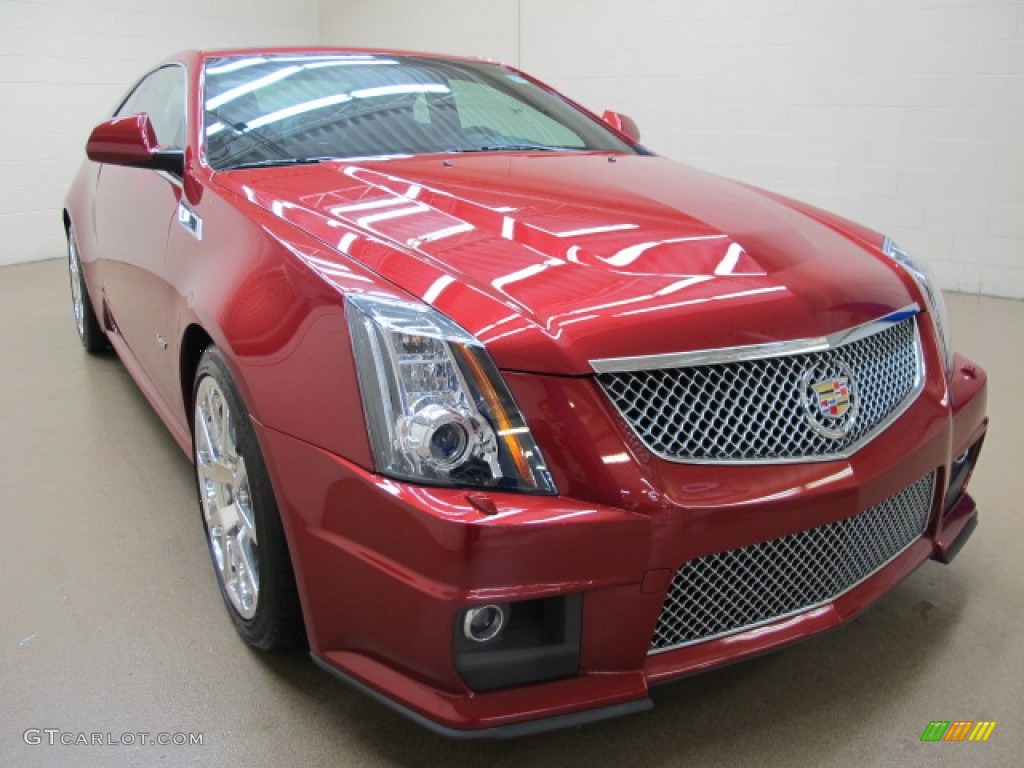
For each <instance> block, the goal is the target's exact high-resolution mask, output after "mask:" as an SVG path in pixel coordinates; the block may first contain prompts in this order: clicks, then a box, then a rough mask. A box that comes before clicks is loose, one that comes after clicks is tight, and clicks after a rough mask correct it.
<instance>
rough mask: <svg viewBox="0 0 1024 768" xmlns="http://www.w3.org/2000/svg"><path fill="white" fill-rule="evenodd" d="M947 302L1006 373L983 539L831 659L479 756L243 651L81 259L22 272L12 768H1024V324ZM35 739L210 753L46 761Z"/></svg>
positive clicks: (890, 602) (1020, 312) (15, 341)
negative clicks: (92, 313)
mask: <svg viewBox="0 0 1024 768" xmlns="http://www.w3.org/2000/svg"><path fill="white" fill-rule="evenodd" d="M949 303H950V305H951V312H952V315H953V319H954V333H955V338H956V340H957V342H958V347H959V348H960V349H961V350H962V351H964V352H965V353H967V354H969V355H970V356H972V357H974V358H975V359H976V360H977V361H978V362H980V363H982V364H983V365H985V366H986V367H987V368H988V371H989V374H990V390H989V392H990V401H989V413H990V415H991V417H992V421H993V425H992V428H991V431H990V433H989V437H988V442H987V444H986V447H985V451H984V452H983V454H982V461H981V465H980V468H979V469H978V471H977V473H976V476H975V479H974V483H973V485H972V491H973V493H974V495H975V497H976V498H977V499H978V503H979V506H980V508H981V515H982V516H981V525H980V526H979V528H978V531H977V533H976V534H975V536H974V538H973V539H972V541H971V542H970V544H969V545H968V546H967V547H966V549H965V550H964V551H963V552H962V554H961V555H960V557H959V558H958V559H957V560H956V562H955V563H954V564H953V565H952V566H948V567H947V566H942V565H939V564H937V563H927V564H925V565H924V566H923V567H922V568H920V569H919V570H918V571H917V572H916V573H915V574H913V575H912V576H911V577H910V578H909V579H907V581H905V582H904V583H903V584H902V585H900V587H899V588H898V589H896V590H895V591H894V592H893V593H892V594H890V595H889V596H887V597H886V598H885V599H884V600H882V601H881V603H879V604H878V605H876V606H875V607H874V608H873V609H871V610H870V611H868V612H867V613H865V614H863V615H862V616H861V617H859V618H858V619H857V620H855V621H854V622H853V623H851V624H850V625H849V626H847V627H845V628H843V629H841V630H838V631H836V632H833V633H831V634H829V635H827V636H825V637H821V638H818V639H815V640H813V641H810V642H807V643H803V644H801V645H799V646H796V647H794V648H790V649H788V650H785V651H783V652H780V653H776V654H774V655H770V656H766V657H762V658H760V659H757V660H755V661H752V662H748V663H744V664H740V665H736V666H732V667H729V668H726V669H723V670H719V671H716V672H712V673H708V674H705V675H702V676H698V677H694V678H690V679H688V680H684V681H681V682H677V683H674V684H672V685H669V686H666V687H663V688H659V689H657V690H656V691H655V693H654V701H655V709H654V711H653V712H651V713H649V714H645V715H638V716H634V717H630V718H626V719H621V720H618V721H613V722H608V723H603V724H598V725H594V726H590V727H587V728H585V729H577V730H570V731H563V732H560V733H553V734H548V735H545V736H541V737H536V738H530V739H522V740H518V741H514V742H501V743H494V742H475V743H459V742H452V741H447V740H444V739H442V738H440V737H437V736H434V735H432V734H430V733H427V732H425V731H424V730H422V729H421V728H419V727H417V726H415V725H413V724H411V723H409V722H406V721H405V720H403V719H402V718H400V717H399V716H397V715H394V714H392V713H391V712H390V711H388V710H386V709H385V708H383V707H382V706H380V705H378V704H376V703H375V702H373V701H371V700H370V699H368V698H366V697H365V696H362V695H360V694H359V693H356V692H355V691H353V690H351V689H349V688H348V687H346V686H345V685H344V684H342V683H339V682H337V681H335V680H334V679H332V678H331V677H329V676H328V675H327V674H325V673H323V672H321V671H320V670H318V669H317V668H316V667H314V666H313V664H312V663H311V662H310V661H308V660H307V659H306V658H305V657H303V656H298V657H284V658H281V657H266V656H263V655H260V654H256V653H252V652H250V651H248V650H247V649H246V648H245V647H244V646H243V645H242V643H241V642H240V641H239V639H238V638H237V637H236V635H235V632H234V630H233V629H232V627H231V624H230V622H229V621H228V619H227V617H226V614H225V612H224V609H223V607H222V605H221V600H220V597H219V595H218V593H217V590H216V587H215V585H214V581H213V575H212V571H211V569H210V565H209V563H208V561H207V554H206V548H205V545H204V541H203V534H202V528H201V524H200V521H199V517H198V513H197V512H196V510H195V505H194V501H193V496H192V494H193V485H192V478H191V474H190V473H191V468H190V465H189V462H188V460H187V459H186V457H185V456H184V455H183V454H182V453H181V451H180V450H179V449H178V447H177V445H176V444H175V443H174V441H173V440H172V438H171V436H170V434H169V433H168V432H167V431H166V430H165V429H164V427H163V425H162V424H161V423H160V421H159V420H158V418H157V417H156V415H155V414H154V413H153V411H152V410H151V409H150V407H149V406H148V404H147V403H146V401H145V400H144V398H143V397H142V395H141V394H140V393H139V392H138V390H137V389H136V388H135V386H134V384H133V383H132V381H131V379H130V378H129V377H128V375H127V373H126V372H125V370H124V369H123V368H122V366H121V365H120V363H119V362H118V361H117V359H116V358H114V357H112V356H111V357H106V358H99V359H96V358H89V357H88V356H87V355H85V354H84V352H83V351H82V349H81V348H80V347H79V344H78V340H77V338H76V337H75V332H74V329H73V327H72V320H71V315H70V306H69V296H68V288H67V280H66V276H65V272H64V266H63V262H60V261H50V262H42V263H34V264H25V265H17V266H11V267H4V268H2V269H0V348H2V350H3V352H2V358H0V360H2V366H0V383H2V386H3V389H2V398H0V424H2V425H3V430H2V435H3V436H2V437H0V523H2V528H0V568H2V584H3V587H2V592H0V595H2V603H0V765H2V766H47V768H51V767H54V766H92V765H97V766H127V765H130V766H153V765H171V766H185V765H203V766H218V767H222V766H223V767H227V766H235V765H239V766H241V765H245V766H263V765H266V766H348V765H359V766H384V765H399V766H420V765H424V766H426V765H431V766H432V765H445V764H457V765H464V766H469V765H487V766H489V767H490V768H521V767H522V766H531V768H535V767H538V766H560V767H561V766H587V767H588V768H592V766H595V765H616V764H617V765H642V766H647V767H649V768H657V767H659V766H670V765H679V766H703V765H709V766H710V765H728V766H734V765H735V766H746V765H753V764H758V765H759V766H761V767H762V768H768V766H787V767H791V766H815V767H818V766H829V765H856V766H881V765H886V766H918V765H928V766H933V765H972V766H1020V765H1022V764H1024V711H1022V707H1024V642H1022V638H1024V578H1022V577H1024V565H1022V562H1024V558H1022V556H1021V555H1022V549H1021V540H1022V536H1024V517H1022V514H1021V506H1020V503H1019V501H1018V500H1019V498H1020V495H1021V492H1020V490H1019V488H1018V486H1017V481H1018V480H1019V479H1020V478H1018V477H1017V472H1022V464H1021V459H1022V448H1024V439H1022V429H1024V342H1022V337H1024V302H1014V301H1005V300H995V299H983V298H975V297H968V296H950V297H949ZM1022 474H1024V472H1022ZM930 720H995V721H997V722H998V725H997V726H996V728H995V730H994V732H993V733H992V736H991V738H990V740H989V741H988V742H987V743H959V744H957V743H924V744H922V743H921V742H920V741H919V739H920V736H921V733H922V731H923V730H924V728H925V726H926V725H927V724H928V722H929V721H930ZM27 729H40V730H41V729H59V730H60V731H61V732H63V733H69V734H72V735H73V736H76V735H77V734H79V733H85V734H91V733H94V732H95V733H100V734H104V738H106V736H105V735H106V734H110V736H111V738H112V740H116V741H127V739H124V738H123V737H122V734H125V733H129V734H132V733H138V732H148V733H149V734H151V738H155V736H156V734H158V733H161V732H164V733H181V732H183V733H189V732H193V733H201V734H202V740H203V743H202V745H201V746H151V745H149V744H145V745H139V744H132V745H124V744H122V745H89V746H85V745H69V746H63V745H60V744H56V745H53V746H50V745H48V744H47V743H46V739H47V738H49V737H48V736H47V734H46V733H42V734H41V738H42V740H43V743H42V744H38V745H36V744H26V743H25V740H24V736H23V734H24V732H25V731H26V730H27ZM57 738H58V739H59V736H58V737H57ZM65 738H69V737H65ZM136 740H138V737H136Z"/></svg>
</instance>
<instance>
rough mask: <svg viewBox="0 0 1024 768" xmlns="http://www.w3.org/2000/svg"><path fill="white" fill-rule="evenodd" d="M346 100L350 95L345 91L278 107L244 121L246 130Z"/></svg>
mask: <svg viewBox="0 0 1024 768" xmlns="http://www.w3.org/2000/svg"><path fill="white" fill-rule="evenodd" d="M346 101H352V97H351V96H349V95H348V94H347V93H339V94H338V95H337V96H324V97H323V98H322V99H313V100H311V101H304V102H302V103H301V104H296V105H295V106H292V107H286V108H285V109H279V110H277V112H271V113H269V114H266V115H262V116H261V117H257V118H256V119H255V120H250V121H249V122H248V123H246V130H249V131H251V130H252V129H253V128H259V127H261V126H264V125H268V124H269V123H276V122H277V121H278V120H284V119H285V118H286V117H294V116H295V115H301V114H302V113H303V112H312V111H313V110H314V109H323V108H324V107H331V106H334V105H335V104H344V103H345V102H346Z"/></svg>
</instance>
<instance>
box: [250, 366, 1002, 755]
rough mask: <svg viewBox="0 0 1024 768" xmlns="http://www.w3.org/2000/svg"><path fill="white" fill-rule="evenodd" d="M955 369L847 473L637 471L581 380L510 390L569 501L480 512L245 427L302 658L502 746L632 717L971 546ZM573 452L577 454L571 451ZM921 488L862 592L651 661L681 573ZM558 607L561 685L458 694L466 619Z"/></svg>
mask: <svg viewBox="0 0 1024 768" xmlns="http://www.w3.org/2000/svg"><path fill="white" fill-rule="evenodd" d="M957 362H958V366H957V373H956V375H955V376H954V377H953V379H952V381H951V383H950V386H949V388H948V390H946V391H944V392H943V393H939V396H937V397H931V398H929V397H922V398H921V399H920V400H919V401H918V403H916V404H915V405H914V406H913V407H912V408H911V409H910V410H909V411H908V412H907V413H906V414H904V415H903V416H902V417H901V418H900V419H899V420H898V421H897V422H896V423H895V424H894V425H893V426H892V427H890V429H889V430H888V431H887V433H886V434H884V435H882V436H880V437H879V438H878V439H877V440H875V441H874V442H872V443H871V444H870V445H869V446H867V447H866V448H864V449H863V450H861V451H859V452H858V453H857V454H855V455H854V456H852V457H850V458H849V459H848V460H843V461H833V462H825V463H818V464H808V465H790V466H786V467H785V468H780V467H779V466H745V467H735V466H734V467H729V466H724V467H723V466H718V467H699V466H686V465H671V464H668V463H665V462H659V461H651V460H650V458H649V457H645V456H644V455H643V453H642V451H641V450H640V449H638V448H637V446H635V445H632V444H631V443H630V441H629V439H628V435H627V434H626V433H625V432H623V430H622V429H621V428H620V427H621V425H618V424H616V423H615V421H614V417H613V415H612V414H611V413H610V412H609V409H608V408H607V406H606V404H605V403H603V401H601V399H600V394H599V393H597V392H596V390H595V388H594V387H593V386H592V382H588V381H586V380H569V381H566V382H562V383H561V384H560V386H559V389H558V391H557V392H554V391H553V389H552V384H551V382H550V381H545V380H543V379H542V378H541V377H528V376H510V377H509V381H510V386H511V387H512V388H513V390H514V394H515V397H516V399H517V401H518V402H520V404H521V405H522V406H523V407H524V410H525V411H526V412H527V413H531V412H533V413H537V412H545V411H547V412H551V411H554V412H555V413H556V414H558V420H557V424H558V434H554V433H551V434H543V435H541V437H542V444H543V445H544V450H545V453H546V454H547V455H548V459H549V463H550V464H552V466H553V467H555V468H556V469H557V473H558V474H557V475H556V477H557V479H558V482H559V488H560V490H561V491H562V492H563V494H565V495H563V496H558V497H543V496H528V495H519V494H500V493H488V494H486V496H487V497H488V498H487V499H486V503H483V504H481V500H480V498H479V497H480V494H474V493H467V492H466V491H464V490H457V489H448V488H427V487H423V486H416V485H410V484H407V483H400V482H396V481H393V480H390V479H388V478H383V477H381V476H379V475H375V474H373V473H370V472H367V471H366V470H364V469H363V468H361V467H358V466H356V465H353V464H351V463H349V462H347V461H345V460H344V459H342V458H340V457H338V456H335V455H333V454H331V453H329V452H327V451H324V450H321V449H319V448H316V447H314V446H312V445H309V444H308V443H305V442H302V441H300V440H297V439H295V438H292V437H290V436H288V435H285V434H283V433H281V432H278V431H275V430H272V429H269V428H267V427H264V426H262V425H259V424H257V429H258V434H259V438H260V441H261V444H262V447H263V450H264V453H265V455H266V456H267V458H268V466H269V469H270V471H271V475H272V478H273V481H274V486H275V492H276V494H277V496H278V503H279V507H280V509H281V512H282V518H283V522H284V525H285V531H286V534H287V537H288V541H289V547H290V550H291V553H292V557H293V561H294V565H295V571H296V577H297V580H298V585H299V591H300V595H301V598H302V603H303V610H304V615H305V620H306V625H307V631H308V635H309V638H310V645H311V651H312V654H313V656H314V658H315V659H316V660H317V661H318V663H320V664H321V665H323V666H325V667H326V668H328V669H330V670H331V671H333V672H334V673H336V674H337V675H339V676H340V677H343V678H344V679H346V680H347V681H349V682H351V683H353V684H354V685H356V686H357V687H359V688H361V689H363V690H365V691H366V692H368V693H370V694H371V695H374V696H375V697H377V698H379V699H382V700H384V701H385V702H387V703H389V705H391V706H392V707H394V708H396V709H398V710H400V711H402V712H403V713H404V714H406V715H408V716H410V717H412V718H413V719H415V720H417V721H418V722H420V723H422V724H424V725H426V726H428V727H430V728H432V729H434V730H437V731H440V732H442V733H445V734H446V735H449V736H452V735H455V736H515V735H522V734H523V733H533V732H538V731H543V730H549V729H552V728H559V727H565V726H567V725H574V724H581V723H586V722H593V721H596V720H600V719H604V718H607V717H614V716H619V715H622V714H628V713H630V712H635V711H641V710H643V709H647V708H649V707H650V700H649V698H648V687H649V686H650V685H652V684H654V683H659V682H664V681H668V680H671V679H673V678H677V677H680V676H683V675H688V674H692V673H695V672H699V671H702V670H705V669H708V668H711V667H714V666H717V665H720V664H724V663H728V662H733V661H737V660H740V659H744V658H748V657H750V656H753V655H756V654H760V653H764V652H766V651H769V650H772V649H775V648H778V647H780V646H783V645H786V644H788V643H790V642H793V641H795V640H798V639H802V638H805V637H808V636H810V635H813V634H816V633H818V632H821V631H824V630H827V629H830V628H833V627H836V626H838V625H840V624H842V623H844V622H846V621H847V620H849V619H850V618H851V617H852V616H854V615H856V614H857V613H859V612H860V611H862V610H864V609H865V608H867V607H868V606H869V605H871V604H872V603H873V602H875V601H876V600H878V599H879V598H880V597H881V596H882V595H884V594H885V593H886V592H888V591H889V590H890V589H892V588H893V587H894V586H895V585H896V584H898V583H899V582H900V581H901V580H902V579H904V578H905V577H906V576H907V575H908V574H910V573H911V572H912V571H913V570H914V569H915V568H917V567H918V566H919V565H920V564H921V563H923V562H924V561H925V560H927V559H929V558H930V557H934V558H936V559H940V560H948V559H949V558H950V557H951V556H952V555H954V554H955V553H956V551H957V550H958V549H959V546H961V544H962V542H963V541H964V540H965V539H966V537H967V536H968V535H969V534H970V531H971V530H972V529H973V526H974V524H975V521H976V517H977V511H976V508H975V505H974V502H973V500H972V499H971V497H970V496H969V495H968V494H967V493H966V492H964V491H963V489H964V488H965V487H966V484H967V480H968V479H969V468H967V470H966V473H965V472H964V471H961V472H960V474H959V475H958V474H957V472H956V471H955V468H954V460H955V458H956V457H961V456H963V455H964V454H969V456H970V457H971V459H970V461H971V462H972V463H973V461H974V459H976V458H977V454H978V451H977V448H976V447H978V446H980V443H981V440H982V439H983V437H984V432H985V427H986V420H985V416H984V413H985V379H984V374H983V373H982V372H980V371H979V370H978V369H977V368H975V367H973V366H971V365H970V363H969V362H968V361H966V360H963V359H962V358H958V361H957ZM566 403H568V404H571V406H572V407H571V409H569V408H563V407H562V406H564V405H565V404H566ZM570 411H571V412H572V415H571V416H570V415H569V414H570ZM542 431H543V428H542ZM584 435H587V436H588V438H587V439H588V440H589V443H590V444H592V445H593V450H592V451H580V450H579V446H580V445H583V444H587V443H584V442H581V440H583V439H584ZM972 449H973V450H972ZM588 456H589V457H590V458H589V459H588ZM593 457H597V458H593ZM623 457H625V460H624V459H623ZM609 459H611V460H609ZM588 462H589V463H588ZM951 468H954V470H953V472H952V475H951ZM961 470H963V467H962V466H961ZM929 473H935V478H936V479H935V491H934V496H933V498H932V501H931V508H930V512H929V513H928V520H927V524H926V527H925V531H924V534H923V535H921V536H919V537H917V538H916V539H915V540H914V541H912V542H911V543H910V544H909V546H907V547H906V548H905V549H903V550H902V551H901V552H900V553H899V554H897V555H896V556H895V557H893V558H892V559H891V560H889V561H888V562H887V563H886V564H884V565H883V566H882V567H880V568H879V569H877V570H875V571H874V572H873V573H871V574H870V575H869V576H867V578H865V579H863V580H862V581H859V583H857V584H855V585H854V586H852V587H851V588H849V589H847V590H846V591H844V592H842V593H841V594H839V595H838V596H836V597H835V598H834V599H830V600H828V601H827V602H825V603H823V604H820V605H815V606H812V607H809V608H808V609H807V610H803V611H800V612H796V613H793V614H791V615H787V616H784V617H779V618H778V619H777V620H773V621H769V622H764V623H761V624H759V625H758V626H756V627H751V628H742V629H739V630H738V631H735V632H732V633H730V634H726V635H724V636H721V637H716V638H714V639H709V640H706V641H703V642H696V643H693V644H690V645H686V646H685V647H681V648H678V649H674V650H667V651H665V652H660V653H656V654H653V655H652V654H650V653H649V651H650V646H651V638H652V633H653V631H654V627H655V625H656V624H657V622H658V618H659V615H660V614H661V611H662V608H663V604H664V602H665V596H666V592H667V590H668V588H669V584H670V582H671V580H672V577H673V575H674V574H675V572H676V570H677V569H679V568H680V567H681V566H682V565H683V564H685V563H687V562H688V561H691V560H693V559H694V558H698V557H702V556H705V555H709V554H712V553H717V552H724V551H728V550H732V549H735V548H739V547H744V546H748V545H750V544H754V543H758V542H763V541H768V540H772V539H776V538H779V537H783V536H787V535H789V534H792V533H794V532H798V531H805V530H808V529H810V528H814V527H816V526H820V525H823V524H827V523H830V522H833V521H839V520H844V519H846V518H849V517H852V516H855V515H857V514H859V513H860V512H862V511H863V510H866V509H868V508H869V507H872V506H873V505H876V504H879V503H880V502H882V501H884V500H885V499H888V498H890V497H891V496H893V495H894V494H896V493H898V492H899V491H901V490H902V489H904V488H906V487H907V486H908V485H909V484H911V483H913V482H914V481H917V480H919V479H920V478H922V477H924V476H926V475H928V474H929ZM951 476H954V477H957V478H958V479H957V482H955V483H954V491H955V493H956V498H950V499H947V498H946V490H947V487H948V486H949V483H950V477H951ZM567 489H568V492H567ZM565 595H581V596H582V612H581V617H580V629H579V643H578V664H577V665H576V670H575V674H568V675H563V676H561V677H559V678H557V679H551V680H544V681H541V682H530V683H528V684H523V685H508V686H505V687H501V688H499V689H496V690H474V689H473V688H472V687H471V686H470V685H468V684H467V683H466V681H465V679H464V675H462V674H460V669H459V665H458V663H457V655H458V654H457V652H456V647H455V646H456V643H455V636H456V634H457V632H458V629H457V627H458V621H459V617H460V616H461V615H462V613H463V612H464V611H465V609H466V608H467V607H469V606H479V605H484V604H494V603H503V604H508V603H518V602H520V601H543V600H545V599H550V598H557V597H558V596H565Z"/></svg>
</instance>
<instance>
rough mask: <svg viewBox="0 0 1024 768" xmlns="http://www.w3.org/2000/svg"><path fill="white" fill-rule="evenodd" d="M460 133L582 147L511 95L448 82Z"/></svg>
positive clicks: (576, 138)
mask: <svg viewBox="0 0 1024 768" xmlns="http://www.w3.org/2000/svg"><path fill="white" fill-rule="evenodd" d="M449 85H450V86H451V89H452V95H453V96H454V98H455V104H456V107H457V108H458V111H459V119H460V120H461V122H462V128H463V129H473V128H475V129H478V130H482V131H485V132H486V133H490V134H496V135H499V136H502V137H504V138H506V139H519V140H521V141H526V142H532V143H535V144H545V145H549V146H560V147H582V146H584V145H585V143H584V141H583V139H581V138H580V137H579V136H577V135H576V134H575V133H574V132H573V131H571V130H570V129H569V128H567V127H566V126H564V125H562V124H561V123H559V122H557V121H556V120H552V119H551V118H550V117H548V116H547V115H545V114H544V113H543V112H541V111H539V110H537V109H535V108H534V107H531V106H530V105H529V104H527V103H525V102H523V101H520V100H519V99H517V98H515V97H514V96H512V95H511V94H506V93H502V92H501V91H498V90H496V89H495V88H491V87H489V86H487V85H482V84H481V83H474V82H471V81H469V80H455V79H452V80H450V81H449Z"/></svg>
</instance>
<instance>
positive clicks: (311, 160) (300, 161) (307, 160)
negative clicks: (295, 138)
mask: <svg viewBox="0 0 1024 768" xmlns="http://www.w3.org/2000/svg"><path fill="white" fill-rule="evenodd" d="M337 159H338V158H336V157H269V158H267V159H266V160H253V161H252V162H248V163H238V164H236V165H229V166H227V167H225V168H221V169H220V170H222V171H238V170H242V169H243V168H274V167H277V166H283V165H316V164H317V163H322V162H325V161H327V160H337Z"/></svg>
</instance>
